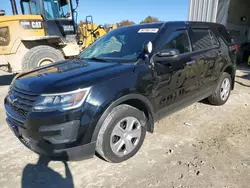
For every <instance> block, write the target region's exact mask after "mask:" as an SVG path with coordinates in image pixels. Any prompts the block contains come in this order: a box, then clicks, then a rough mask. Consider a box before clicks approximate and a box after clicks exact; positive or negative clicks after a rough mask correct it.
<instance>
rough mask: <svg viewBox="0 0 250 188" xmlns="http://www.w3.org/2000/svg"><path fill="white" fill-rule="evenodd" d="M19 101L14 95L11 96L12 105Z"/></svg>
mask: <svg viewBox="0 0 250 188" xmlns="http://www.w3.org/2000/svg"><path fill="white" fill-rule="evenodd" d="M17 100H18V99H17V98H15V97H14V96H13V95H10V96H9V102H10V103H11V104H14V103H15V102H16V101H17Z"/></svg>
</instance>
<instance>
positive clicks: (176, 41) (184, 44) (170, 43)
mask: <svg viewBox="0 0 250 188" xmlns="http://www.w3.org/2000/svg"><path fill="white" fill-rule="evenodd" d="M163 49H177V50H179V52H180V54H183V53H187V52H191V45H190V41H189V37H188V32H187V31H186V30H178V31H175V32H173V33H171V34H170V36H169V37H168V38H167V41H166V43H165V44H164V46H163Z"/></svg>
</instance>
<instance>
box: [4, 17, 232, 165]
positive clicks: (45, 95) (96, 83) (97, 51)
mask: <svg viewBox="0 0 250 188" xmlns="http://www.w3.org/2000/svg"><path fill="white" fill-rule="evenodd" d="M228 38H230V35H229V34H228V33H227V31H226V29H225V27H224V26H222V25H219V24H214V23H202V22H164V23H163V22H159V23H151V24H143V25H134V26H129V27H122V28H119V29H116V30H113V31H111V32H109V33H108V34H107V35H105V36H104V37H102V38H100V39H99V40H97V41H96V42H95V43H93V44H92V45H91V46H90V47H89V48H87V49H86V50H85V51H84V52H83V53H82V54H80V55H79V56H78V57H77V58H75V59H73V60H66V61H62V62H58V63H55V64H52V65H48V66H44V67H40V68H37V69H34V70H31V71H29V72H24V73H21V74H19V75H18V76H16V77H15V78H14V80H13V82H12V84H11V86H10V89H9V92H8V96H7V97H6V98H5V101H4V102H5V109H6V114H7V119H6V120H7V122H8V125H9V127H10V128H11V130H12V131H13V132H14V133H15V135H16V136H17V138H18V139H19V140H20V141H21V142H22V143H23V144H24V145H25V146H27V147H28V148H30V149H31V150H33V151H35V152H36V153H39V154H41V155H48V156H51V157H52V158H55V159H59V160H64V159H66V160H80V159H84V158H89V157H92V156H93V155H94V154H95V152H97V153H98V154H99V155H100V156H101V157H102V158H104V159H105V160H107V161H110V162H122V161H124V160H126V159H128V158H130V157H132V156H133V155H134V154H135V153H136V152H137V151H138V150H139V148H140V147H141V145H142V143H143V140H144V138H145V134H146V131H149V132H153V130H154V121H156V119H159V118H161V117H162V116H163V115H166V114H167V113H170V112H173V111H176V110H177V109H180V108H183V107H184V106H187V105H189V104H191V103H193V102H196V101H200V100H202V99H204V98H207V99H208V101H209V102H210V103H211V104H214V105H223V104H224V103H226V101H227V100H228V98H229V95H230V91H231V90H232V89H233V88H234V78H235V57H236V50H235V48H234V44H233V43H231V42H230V40H228Z"/></svg>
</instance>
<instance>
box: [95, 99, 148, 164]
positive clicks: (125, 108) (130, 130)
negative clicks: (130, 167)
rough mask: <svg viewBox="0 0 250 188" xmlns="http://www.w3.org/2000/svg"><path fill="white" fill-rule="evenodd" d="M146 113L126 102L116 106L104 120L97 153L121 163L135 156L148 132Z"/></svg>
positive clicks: (108, 159) (110, 160) (106, 158)
mask: <svg viewBox="0 0 250 188" xmlns="http://www.w3.org/2000/svg"><path fill="white" fill-rule="evenodd" d="M146 120H147V119H146V117H145V114H144V113H143V112H142V111H140V110H138V109H136V108H134V107H132V106H129V105H126V104H122V105H119V106H117V107H115V108H114V109H113V110H112V111H111V113H110V114H109V115H108V116H107V118H106V119H105V120H104V122H103V125H102V127H101V129H100V132H99V134H98V138H97V144H96V151H97V153H98V154H99V155H100V156H101V157H102V158H104V159H105V160H107V161H109V162H114V163H120V162H122V161H125V160H127V159H129V158H131V157H132V156H134V155H135V154H136V153H137V151H138V150H139V149H140V147H141V145H142V143H143V141H144V138H145V134H146V127H145V126H146Z"/></svg>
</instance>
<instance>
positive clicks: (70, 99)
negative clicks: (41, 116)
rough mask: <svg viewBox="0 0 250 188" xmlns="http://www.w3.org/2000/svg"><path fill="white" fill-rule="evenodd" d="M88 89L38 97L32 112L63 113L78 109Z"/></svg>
mask: <svg viewBox="0 0 250 188" xmlns="http://www.w3.org/2000/svg"><path fill="white" fill-rule="evenodd" d="M89 90H90V88H85V89H79V90H75V91H72V92H67V93H57V94H43V95H41V96H39V97H38V99H37V101H36V103H35V104H34V107H33V111H45V112H48V111H64V110H70V109H75V108H78V107H80V106H81V105H82V104H83V102H84V100H85V99H86V97H87V95H88V93H89Z"/></svg>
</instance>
